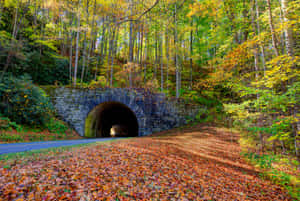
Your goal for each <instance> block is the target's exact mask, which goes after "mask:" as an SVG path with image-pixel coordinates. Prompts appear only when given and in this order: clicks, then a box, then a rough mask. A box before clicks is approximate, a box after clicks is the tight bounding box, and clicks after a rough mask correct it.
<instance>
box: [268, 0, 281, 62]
mask: <svg viewBox="0 0 300 201" xmlns="http://www.w3.org/2000/svg"><path fill="white" fill-rule="evenodd" d="M266 1H267V6H268V8H267V9H268V14H269V26H270V30H271V35H272V45H273V48H274V51H275V54H276V56H279V51H278V42H277V38H276V34H275V29H274V25H273V16H272V9H271V3H270V0H266Z"/></svg>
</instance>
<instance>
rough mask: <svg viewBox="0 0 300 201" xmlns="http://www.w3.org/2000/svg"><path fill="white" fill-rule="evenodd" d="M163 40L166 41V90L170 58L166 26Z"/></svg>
mask: <svg viewBox="0 0 300 201" xmlns="http://www.w3.org/2000/svg"><path fill="white" fill-rule="evenodd" d="M165 41H166V62H167V63H166V88H167V90H168V89H169V83H168V81H169V59H170V55H169V37H168V27H166V30H165Z"/></svg>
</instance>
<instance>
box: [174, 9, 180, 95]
mask: <svg viewBox="0 0 300 201" xmlns="http://www.w3.org/2000/svg"><path fill="white" fill-rule="evenodd" d="M174 24H175V26H174V46H175V51H174V52H175V68H176V98H179V96H180V72H179V71H180V69H179V65H178V55H177V52H176V51H177V48H178V47H177V46H178V45H177V40H178V39H177V4H176V3H175V9H174Z"/></svg>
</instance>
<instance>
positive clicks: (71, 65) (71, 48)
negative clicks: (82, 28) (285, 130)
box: [69, 14, 74, 83]
mask: <svg viewBox="0 0 300 201" xmlns="http://www.w3.org/2000/svg"><path fill="white" fill-rule="evenodd" d="M73 20H74V14H72V18H71V21H70V27H71V26H72V24H73ZM69 38H70V50H69V51H70V52H69V54H70V55H69V56H70V58H69V78H70V83H72V67H73V31H72V29H71V30H70V37H69Z"/></svg>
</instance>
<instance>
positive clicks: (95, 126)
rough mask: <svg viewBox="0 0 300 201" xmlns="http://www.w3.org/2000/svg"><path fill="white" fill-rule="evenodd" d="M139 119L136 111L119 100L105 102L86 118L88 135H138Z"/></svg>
mask: <svg viewBox="0 0 300 201" xmlns="http://www.w3.org/2000/svg"><path fill="white" fill-rule="evenodd" d="M138 129H139V128H138V121H137V118H136V116H135V114H134V112H133V111H132V110H131V109H130V108H129V107H127V106H126V105H124V104H122V103H119V102H104V103H101V104H100V105H98V106H96V107H95V108H94V109H93V110H92V111H91V112H90V113H89V114H88V116H87V118H86V120H85V136H86V137H111V131H112V130H114V131H113V132H114V133H115V134H117V135H121V136H124V137H125V136H126V137H134V136H138Z"/></svg>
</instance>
